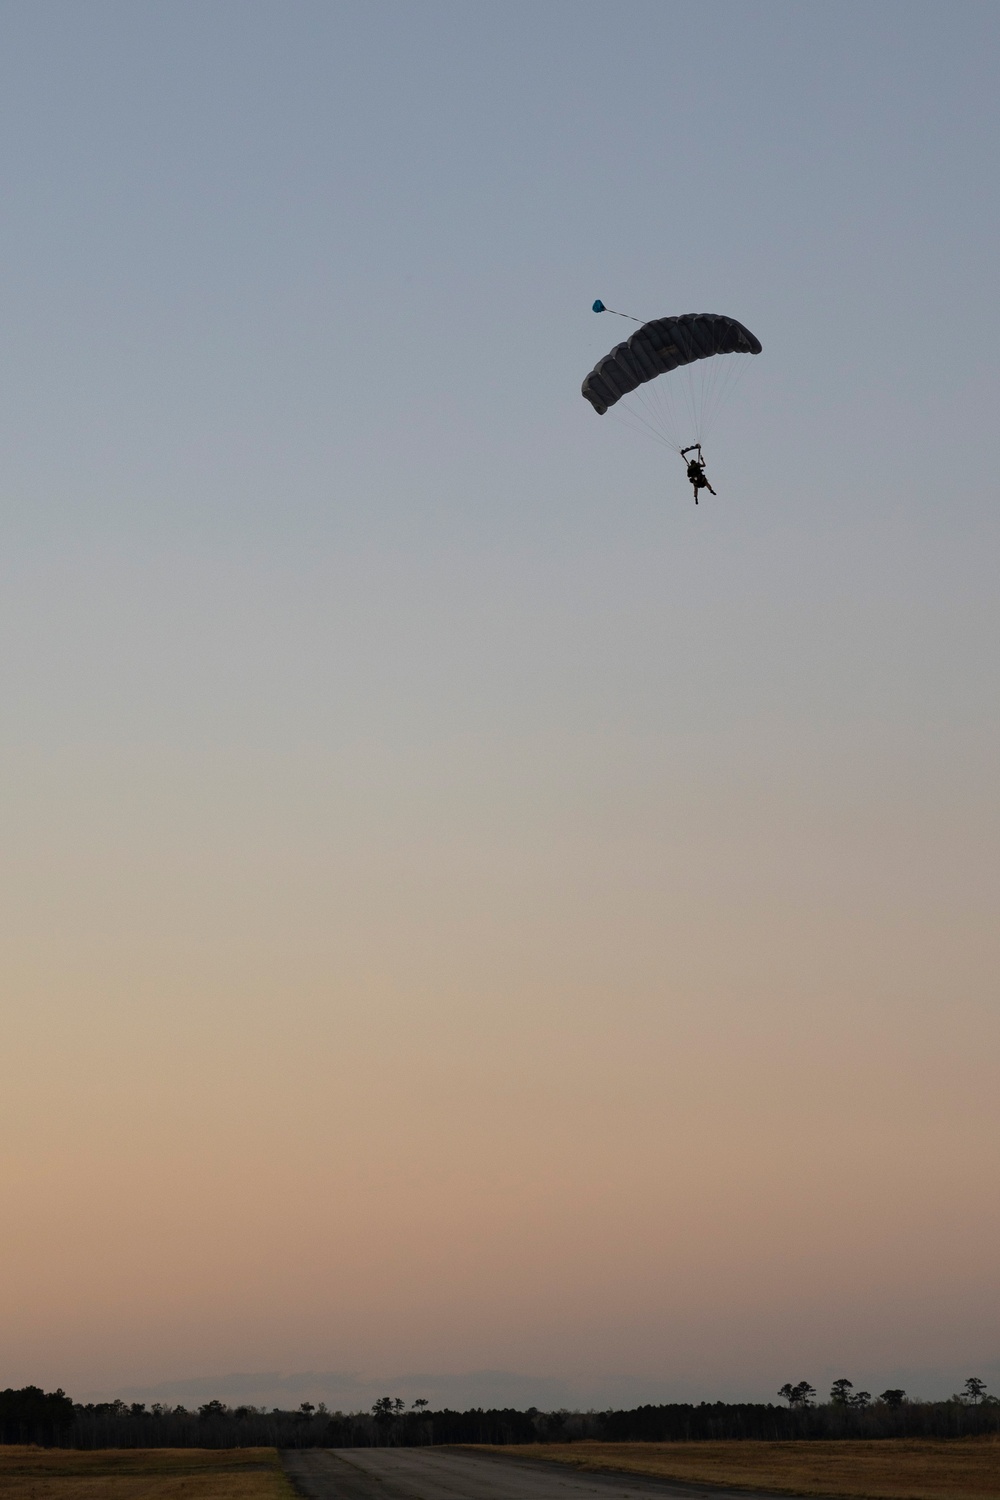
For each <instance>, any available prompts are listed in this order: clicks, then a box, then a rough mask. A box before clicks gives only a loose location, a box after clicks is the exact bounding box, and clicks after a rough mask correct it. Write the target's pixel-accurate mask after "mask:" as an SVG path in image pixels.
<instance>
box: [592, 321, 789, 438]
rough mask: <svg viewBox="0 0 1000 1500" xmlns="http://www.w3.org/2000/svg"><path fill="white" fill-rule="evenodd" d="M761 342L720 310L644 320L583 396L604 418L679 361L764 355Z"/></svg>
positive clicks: (601, 363)
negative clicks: (609, 409)
mask: <svg viewBox="0 0 1000 1500" xmlns="http://www.w3.org/2000/svg"><path fill="white" fill-rule="evenodd" d="M760 351H761V344H760V340H759V339H757V338H755V337H754V335H753V334H752V333H751V332H750V330H749V328H744V327H743V324H742V323H737V321H736V319H735V318H726V317H724V316H723V315H722V314H721V313H682V314H681V315H680V317H677V318H654V319H653V321H652V323H643V325H642V327H641V328H637V329H636V331H635V333H633V335H632V337H631V338H630V339H626V341H625V343H624V344H617V345H616V346H615V348H614V349H612V351H611V353H610V354H606V355H605V356H604V358H603V359H602V360H600V361H599V363H598V364H596V365H595V366H594V368H593V369H592V370H591V372H590V374H589V375H588V376H587V378H586V380H585V381H584V382H583V394H584V396H586V398H587V400H588V401H589V402H590V404H591V406H592V407H593V408H594V410H595V411H596V412H597V414H598V416H603V415H604V413H605V412H606V411H607V409H608V407H609V406H614V404H615V402H616V401H620V400H621V398H622V396H627V395H628V393H629V391H634V390H635V388H636V387H637V386H640V385H643V384H644V383H645V382H646V381H647V380H655V379H656V377H657V375H666V374H668V373H669V371H671V370H676V369H677V367H678V365H690V364H693V363H694V361H695V360H696V359H710V358H711V356H712V355H713V354H759V353H760Z"/></svg>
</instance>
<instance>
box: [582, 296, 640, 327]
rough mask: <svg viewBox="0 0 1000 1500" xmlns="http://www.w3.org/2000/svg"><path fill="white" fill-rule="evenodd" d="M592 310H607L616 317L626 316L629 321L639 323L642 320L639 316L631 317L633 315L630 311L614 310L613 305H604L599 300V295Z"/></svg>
mask: <svg viewBox="0 0 1000 1500" xmlns="http://www.w3.org/2000/svg"><path fill="white" fill-rule="evenodd" d="M593 311H594V312H609V313H614V315H615V317H616V318H628V320H629V322H630V323H641V322H642V319H641V318H633V316H632V314H631V313H620V312H615V310H614V308H613V307H605V306H604V303H603V302H602V301H601V299H600V297H598V299H597V301H596V302H595V303H594V307H593Z"/></svg>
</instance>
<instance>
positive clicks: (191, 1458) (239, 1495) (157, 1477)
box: [0, 1447, 293, 1500]
mask: <svg viewBox="0 0 1000 1500" xmlns="http://www.w3.org/2000/svg"><path fill="white" fill-rule="evenodd" d="M292 1494H293V1491H292V1489H291V1487H290V1485H289V1483H288V1481H287V1479H286V1478H285V1476H284V1474H283V1473H282V1472H281V1468H280V1466H279V1464H278V1455H277V1453H276V1451H275V1450H274V1449H273V1448H222V1449H215V1448H104V1449H99V1450H97V1451H96V1452H94V1453H81V1452H78V1451H76V1450H75V1449H66V1448H13V1447H11V1448H5V1447H0V1500H291V1497H292Z"/></svg>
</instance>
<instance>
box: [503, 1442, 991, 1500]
mask: <svg viewBox="0 0 1000 1500" xmlns="http://www.w3.org/2000/svg"><path fill="white" fill-rule="evenodd" d="M490 1451H491V1452H495V1453H506V1454H510V1455H511V1456H512V1457H514V1456H517V1457H521V1458H543V1459H548V1460H549V1461H550V1462H554V1463H563V1464H572V1465H574V1466H575V1467H577V1468H581V1469H617V1470H619V1471H622V1470H625V1471H626V1472H629V1473H633V1474H653V1475H656V1476H657V1477H658V1478H660V1479H681V1480H695V1481H698V1482H700V1483H703V1484H719V1485H738V1486H740V1487H741V1488H745V1489H757V1490H769V1491H772V1492H778V1493H782V1492H783V1493H786V1494H798V1495H851V1496H859V1497H865V1500H1000V1440H998V1439H997V1438H994V1437H989V1438H958V1439H954V1440H952V1441H950V1442H935V1441H919V1440H909V1439H899V1440H895V1439H886V1440H883V1441H881V1442H877V1443H855V1442H835V1443H833V1442H829V1443H828V1442H810V1443H756V1442H740V1443H590V1442H586V1443H544V1444H543V1443H526V1444H523V1445H520V1446H512V1447H509V1448H491V1449H490Z"/></svg>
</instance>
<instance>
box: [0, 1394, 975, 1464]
mask: <svg viewBox="0 0 1000 1500" xmlns="http://www.w3.org/2000/svg"><path fill="white" fill-rule="evenodd" d="M780 1394H782V1395H783V1396H784V1398H785V1401H786V1404H785V1405H784V1406H778V1405H774V1404H771V1403H764V1402H725V1401H712V1402H709V1401H703V1402H701V1403H699V1404H698V1405H694V1404H691V1403H687V1402H675V1403H670V1404H667V1405H661V1406H638V1407H634V1408H633V1409H632V1410H629V1411H603V1412H594V1411H591V1412H571V1411H554V1412H542V1411H538V1410H537V1409H536V1408H534V1407H530V1408H529V1409H528V1410H527V1411H515V1410H513V1409H506V1410H483V1409H482V1408H478V1407H477V1408H475V1409H473V1410H471V1411H464V1412H459V1411H449V1410H447V1409H445V1410H443V1411H431V1410H430V1407H429V1406H428V1404H427V1402H425V1401H416V1402H414V1403H413V1405H412V1406H407V1405H406V1403H405V1402H404V1401H402V1400H400V1399H398V1398H395V1399H394V1398H391V1397H389V1396H383V1397H381V1398H380V1399H379V1400H378V1401H376V1403H375V1405H374V1406H373V1407H372V1409H371V1410H370V1411H367V1412H346V1413H345V1412H340V1411H334V1412H331V1411H328V1410H327V1409H326V1407H325V1406H324V1405H323V1404H322V1403H320V1404H319V1405H318V1406H314V1405H313V1404H312V1403H311V1402H308V1401H305V1402H303V1403H302V1405H301V1406H300V1407H299V1408H298V1410H297V1411H284V1410H281V1409H280V1408H278V1407H273V1408H270V1409H267V1408H265V1407H255V1406H235V1407H231V1406H227V1405H226V1404H225V1403H224V1402H222V1401H208V1402H206V1403H205V1404H204V1405H202V1406H200V1407H198V1409H197V1410H196V1411H189V1410H187V1409H186V1408H185V1407H183V1406H167V1405H162V1404H154V1405H152V1406H149V1407H147V1406H145V1405H144V1404H142V1403H141V1402H133V1403H131V1404H129V1403H127V1402H125V1401H107V1402H100V1403H97V1404H90V1405H86V1406H84V1405H80V1404H77V1403H74V1402H73V1401H72V1400H71V1399H70V1398H69V1397H68V1396H67V1395H66V1394H65V1393H64V1392H63V1391H61V1390H60V1391H55V1392H51V1393H48V1394H46V1393H45V1392H44V1391H42V1390H40V1389H38V1387H36V1386H26V1387H25V1388H24V1389H23V1390H20V1391H14V1390H6V1391H2V1392H0V1442H3V1443H37V1444H40V1445H42V1446H55V1447H65V1448H248V1447H273V1448H315V1447H321V1448H367V1447H384V1446H401V1447H403V1446H405V1447H412V1446H423V1445H427V1444H431V1443H498V1444H505V1445H506V1444H509V1443H567V1442H581V1441H584V1440H585V1439H588V1438H591V1439H597V1440H600V1441H602V1442H692V1441H695V1440H699V1441H706V1440H712V1439H716V1440H719V1439H737V1440H738V1439H741V1438H744V1439H745V1438H757V1439H766V1440H772V1441H774V1440H777V1441H779V1442H780V1441H790V1440H793V1439H800V1440H801V1439H822V1438H826V1439H837V1438H901V1437H910V1438H913V1437H924V1438H958V1437H972V1436H976V1435H982V1434H987V1433H998V1432H1000V1401H998V1400H997V1399H996V1398H994V1397H991V1396H989V1395H988V1393H987V1392H986V1389H985V1386H984V1385H983V1383H982V1382H981V1381H977V1380H975V1379H970V1381H968V1382H966V1389H965V1391H964V1392H962V1393H959V1394H957V1395H955V1396H953V1397H951V1399H950V1400H948V1401H916V1400H911V1399H909V1398H908V1397H907V1395H906V1393H905V1391H899V1390H892V1391H886V1392H883V1394H882V1396H880V1397H877V1398H875V1399H872V1398H871V1397H870V1396H868V1394H867V1392H864V1391H861V1392H858V1393H856V1394H855V1393H854V1392H853V1387H851V1386H850V1382H848V1381H838V1382H836V1383H835V1386H834V1390H833V1392H831V1399H830V1400H829V1401H826V1402H820V1403H816V1402H815V1401H814V1400H813V1399H812V1398H813V1397H814V1396H815V1392H814V1391H813V1389H812V1387H811V1386H809V1385H807V1383H806V1382H805V1381H800V1382H799V1384H798V1385H797V1386H788V1387H783V1388H782V1391H781V1393H780Z"/></svg>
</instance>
